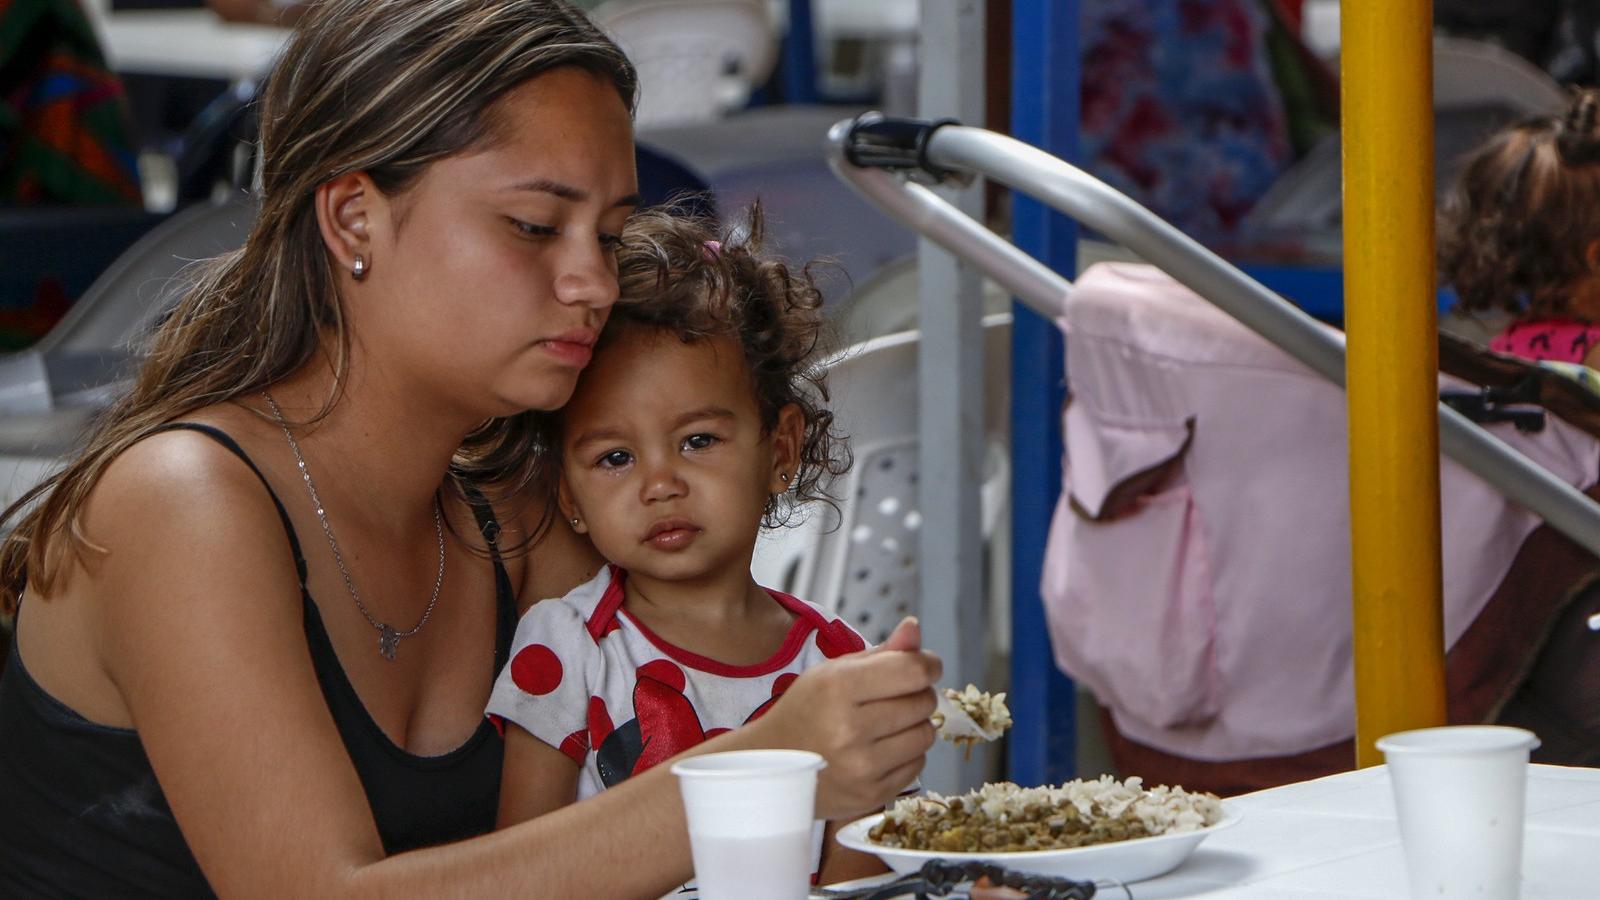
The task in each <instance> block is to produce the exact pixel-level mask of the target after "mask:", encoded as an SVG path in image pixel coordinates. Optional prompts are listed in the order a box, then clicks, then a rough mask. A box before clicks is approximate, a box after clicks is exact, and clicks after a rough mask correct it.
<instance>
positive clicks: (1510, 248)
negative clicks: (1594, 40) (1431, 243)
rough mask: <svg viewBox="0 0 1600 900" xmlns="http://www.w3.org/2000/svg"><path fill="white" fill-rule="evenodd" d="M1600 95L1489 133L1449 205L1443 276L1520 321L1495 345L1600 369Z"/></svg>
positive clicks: (1469, 306) (1464, 296)
mask: <svg viewBox="0 0 1600 900" xmlns="http://www.w3.org/2000/svg"><path fill="white" fill-rule="evenodd" d="M1597 118H1600V93H1597V92H1595V91H1590V90H1582V91H1577V92H1576V93H1574V94H1573V99H1572V103H1571V105H1570V106H1569V107H1568V109H1567V110H1566V112H1565V113H1564V114H1562V115H1561V116H1557V117H1553V118H1549V117H1547V118H1540V119H1532V120H1530V121H1527V122H1524V123H1522V124H1520V125H1516V126H1513V127H1511V128H1508V129H1506V130H1504V131H1501V132H1499V133H1498V134H1496V135H1494V136H1493V137H1491V138H1490V139H1489V140H1488V141H1487V142H1486V143H1485V144H1484V145H1483V146H1482V147H1481V148H1479V149H1478V150H1477V151H1476V152H1475V153H1474V154H1473V155H1472V157H1471V158H1470V159H1469V160H1468V161H1467V164H1466V166H1465V167H1464V169H1463V170H1462V174H1461V176H1460V178H1459V179H1458V181H1457V184H1456V186H1455V188H1454V190H1453V191H1452V193H1451V196H1450V197H1449V198H1448V199H1447V201H1446V205H1445V214H1444V221H1443V224H1442V226H1441V229H1440V241H1439V251H1440V252H1439V259H1440V279H1441V280H1442V281H1443V282H1444V283H1446V284H1449V285H1453V286H1454V287H1455V290H1456V294H1457V296H1458V297H1459V305H1460V307H1461V309H1463V310H1466V311H1481V310H1504V311H1506V312H1509V313H1511V315H1513V316H1514V317H1515V320H1514V321H1513V322H1512V324H1511V326H1510V327H1508V328H1507V329H1505V330H1504V331H1503V332H1501V333H1500V334H1499V335H1498V336H1497V337H1495V338H1494V340H1493V341H1492V342H1491V343H1490V345H1489V347H1490V349H1491V350H1494V351H1496V352H1498V353H1505V354H1509V355H1513V356H1519V357H1522V358H1524V359H1529V360H1535V361H1550V362H1557V363H1583V364H1585V365H1588V366H1590V367H1591V368H1600V365H1597V363H1600V128H1597Z"/></svg>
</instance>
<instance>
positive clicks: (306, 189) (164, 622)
mask: <svg viewBox="0 0 1600 900" xmlns="http://www.w3.org/2000/svg"><path fill="white" fill-rule="evenodd" d="M634 88H635V85H634V76H633V71H632V69H631V67H630V66H629V65H628V63H627V61H626V60H625V59H624V58H623V57H622V55H621V54H620V53H619V52H618V51H617V49H616V48H615V47H614V46H613V45H612V44H611V43H610V42H608V41H607V40H606V39H605V38H604V37H603V36H601V35H600V34H599V33H598V32H597V31H595V30H594V29H593V27H592V26H590V25H589V23H588V22H587V21H585V20H584V19H583V18H582V16H581V15H580V14H578V13H575V12H573V11H572V10H571V9H570V8H569V7H567V6H565V5H564V4H561V3H558V2H553V0H327V2H324V3H320V4H318V5H316V6H315V7H314V8H313V9H312V10H311V11H310V12H309V13H308V14H307V15H306V17H305V19H304V20H302V22H301V23H300V26H299V30H298V31H297V32H296V34H295V35H294V37H293V38H292V39H291V41H290V43H289V45H288V47H287V48H286V49H285V51H284V55H283V57H282V59H281V61H280V63H279V65H278V67H277V69H276V71H275V73H274V75H273V77H272V79H271V82H270V84H269V87H268V89H267V94H266V97H265V100H264V102H263V107H262V111H261V117H262V146H261V153H262V157H263V161H264V165H263V189H262V196H261V213H260V217H259V219H258V221H257V222H256V224H255V227H254V230H253V232H252V234H251V236H250V238H249V240H248V241H247V243H246V245H245V246H244V248H243V249H241V250H239V251H237V252H235V253H233V254H230V255H228V256H225V257H223V258H220V259H218V260H216V261H214V262H212V263H209V264H207V266H206V267H205V268H203V269H201V270H200V271H199V273H198V275H197V277H196V283H195V286H194V288H193V289H192V290H191V292H190V293H189V294H188V295H187V296H186V297H185V299H184V300H183V301H182V302H181V303H180V304H179V306H178V308H177V309H176V310H175V311H174V312H173V313H172V314H171V316H170V317H169V318H168V319H167V320H166V321H165V322H164V324H163V325H162V326H161V328H160V330H159V331H158V333H157V334H156V335H155V337H154V341H153V344H152V346H151V348H150V350H149V355H148V360H147V362H146V364H145V366H144V368H143V369H142V370H141V372H140V373H139V377H138V381H137V384H136V385H135V387H134V389H133V390H132V392H131V393H130V394H129V395H128V396H126V397H125V398H124V399H123V400H122V401H121V402H120V403H118V404H117V406H116V407H115V408H113V409H112V410H111V411H110V412H109V413H108V414H107V415H106V416H105V417H104V418H103V419H102V420H101V422H100V423H99V424H98V425H97V427H96V429H95V432H94V434H93V435H92V436H91V437H90V440H89V442H88V445H87V447H86V449H85V451H84V452H83V454H82V455H81V456H80V457H78V458H77V459H76V460H74V461H73V462H72V463H71V465H69V466H68V467H67V469H66V470H65V471H64V472H63V473H62V474H61V475H60V476H58V477H57V478H55V479H53V480H52V481H51V482H49V483H47V484H46V485H45V486H44V487H43V488H42V490H41V492H39V493H38V494H37V497H36V499H39V500H40V501H41V502H40V503H39V505H38V506H37V507H35V508H34V509H33V510H32V511H31V512H27V513H26V514H22V515H20V517H18V512H17V510H16V509H13V510H11V511H10V515H9V516H8V518H11V519H12V520H13V521H14V523H15V527H14V530H13V531H12V533H11V535H10V536H9V537H8V538H7V539H6V542H5V544H4V546H3V550H0V600H3V601H4V603H5V606H6V607H7V608H9V609H14V610H15V612H16V615H17V620H16V626H17V645H16V648H15V652H14V653H13V654H12V656H11V660H10V662H9V663H8V668H7V670H6V673H5V676H4V678H3V679H0V894H4V895H6V896H112V895H115V896H161V897H175V896H204V895H207V894H209V893H212V892H215V893H217V894H220V895H223V896H228V897H257V896H260V897H281V896H319V897H355V896H369V895H370V896H393V895H397V894H404V895H406V896H416V897H454V896H461V897H476V896H483V895H485V894H487V893H490V892H491V891H492V892H495V893H504V892H507V891H511V892H520V893H524V894H528V895H535V896H585V895H587V896H604V897H628V896H657V895H659V894H660V893H661V892H662V891H664V890H666V889H667V888H669V887H671V886H672V885H674V884H677V883H681V882H682V881H683V880H684V879H686V878H687V877H688V876H689V874H690V869H691V865H690V856H689V849H688V840H687V836H686V833H685V830H684V825H683V821H682V813H681V806H680V802H679V799H678V795H677V788H676V785H675V784H673V782H672V780H671V776H670V775H669V774H668V772H667V767H664V766H663V767H658V768H657V769H655V770H652V771H651V772H646V773H643V774H642V775H640V776H639V777H637V778H633V779H630V781H629V783H628V784H626V785H622V786H619V787H618V788H617V789H616V790H612V791H607V792H606V793H605V794H604V795H602V796H600V797H596V798H594V799H592V800H588V801H585V802H583V803H579V804H575V805H573V806H571V807H568V808H566V809H564V810H561V811H559V812H556V813H553V814H551V815H548V816H544V817H541V818H539V819H537V820H535V821H532V822H528V823H524V824H522V825H518V826H516V827H514V828H508V829H506V830H503V831H500V832H497V833H495V834H493V835H485V833H486V832H487V831H488V830H489V829H490V828H491V827H492V826H493V824H494V817H495V806H496V792H497V789H498V782H499V777H500V767H501V748H500V744H499V740H498V738H497V737H495V736H494V734H493V732H492V729H490V728H489V726H487V725H486V724H485V722H484V719H483V716H482V711H483V709H484V705H485V702H486V700H487V698H488V696H489V691H490V686H491V683H492V680H493V678H494V675H495V672H496V671H497V669H498V668H499V667H500V666H501V665H503V664H504V662H505V657H506V653H507V650H508V647H509V644H510V640H511V633H512V626H513V622H514V619H515V616H516V614H517V611H518V609H519V608H525V607H526V606H527V605H529V604H531V603H532V602H533V601H534V600H537V599H539V598H543V597H551V596H561V595H562V594H564V593H565V592H566V591H568V590H569V589H571V588H572V587H573V586H575V585H577V584H579V583H581V582H583V581H584V580H586V579H588V578H589V577H591V576H592V575H593V574H594V573H595V572H596V571H597V570H598V566H599V565H600V559H599V557H598V556H597V554H596V553H595V552H594V550H593V549H592V547H590V546H589V545H588V544H587V542H586V541H584V540H582V539H580V538H579V537H578V536H577V535H576V534H574V533H573V532H572V531H571V530H570V528H568V527H566V523H565V522H564V521H563V520H561V518H560V516H559V515H553V514H552V513H551V510H549V509H548V508H547V506H546V505H545V504H543V503H542V502H540V500H539V499H538V492H537V491H534V490H531V489H530V488H529V487H528V486H529V485H531V484H533V483H535V482H536V481H537V480H538V476H539V475H540V471H539V470H540V468H541V466H543V465H544V464H545V458H544V456H542V455H541V452H540V447H539V446H538V443H537V441H536V439H535V435H536V433H537V432H536V430H535V429H533V428H531V427H530V424H531V422H532V421H533V417H536V416H537V415H538V414H539V411H544V410H553V409H556V408H558V407H560V406H561V405H562V404H563V403H565V402H566V400H567V398H568V396H569V395H570V393H571V392H572V390H573V387H574V384H575V382H576V379H577V376H578V373H579V371H580V370H581V369H582V368H583V366H584V365H585V364H586V363H587V361H588V358H589V355H590V352H591V347H592V345H593V344H594V342H595V339H596V337H597V335H598V333H599V330H600V327H601V325H602V324H603V323H604V320H605V318H606V314H607V312H608V310H609V307H610V306H611V304H612V302H613V301H614V300H615V298H616V295H617V284H616V261H615V258H614V255H613V254H614V251H615V247H616V241H617V237H616V236H617V235H618V234H620V232H621V230H622V227H623V224H624V222H625V220H626V219H627V217H628V215H629V214H630V213H631V211H632V209H633V206H634V204H635V202H636V198H635V194H636V186H635V183H634V174H633V158H632V150H631V148H632V134H631V128H630V121H629V108H630V104H631V102H632V98H633V94H634ZM916 647H917V636H916V633H915V628H914V626H913V625H907V626H904V627H903V628H902V630H901V631H900V632H899V633H898V634H896V635H895V636H894V637H893V638H891V639H890V641H889V642H888V644H887V645H886V646H885V648H880V649H879V650H878V651H876V652H872V653H864V654H858V655H852V656H847V657H841V658H840V659H838V660H834V661H831V662H829V663H827V664H825V665H822V666H818V667H816V668H815V669H812V670H810V671H808V672H807V673H805V674H804V675H802V676H801V677H800V678H799V679H798V680H797V681H796V682H795V683H794V685H793V686H792V687H791V688H790V689H789V691H788V693H787V694H786V695H785V697H784V699H783V701H782V702H779V703H777V704H775V705H774V707H773V708H772V710H771V711H770V713H768V714H767V715H765V716H763V717H761V718H760V719H758V720H757V721H755V722H753V723H751V724H750V725H749V726H746V727H744V728H740V729H738V730H737V731H735V732H731V733H729V734H726V735H723V736H720V737H718V738H716V739H713V740H711V741H707V742H706V743H704V744H702V745H700V746H699V747H697V748H695V751H693V752H706V751H714V750H725V749H734V748H742V747H757V746H787V747H797V748H804V749H812V750H816V751H818V752H820V753H822V754H824V755H825V756H826V757H827V758H828V760H829V763H830V764H829V767H828V768H827V770H826V771H825V772H824V775H823V778H822V782H821V785H820V793H819V801H818V807H819V809H818V813H819V815H821V816H824V817H842V816H845V815H849V814H851V813H853V812H856V811H859V810H862V809H865V808H867V807H870V806H871V805H873V804H876V803H879V802H882V801H884V800H886V799H887V798H889V797H891V796H893V795H894V793H895V792H896V791H897V790H899V789H900V788H901V787H902V786H904V785H905V784H906V783H907V782H908V781H910V779H911V778H912V777H913V776H914V774H915V773H916V772H917V771H918V770H919V768H920V766H921V761H922V754H923V753H924V751H925V750H926V748H927V747H928V746H929V744H930V743H931V741H932V730H931V728H930V727H929V726H928V724H927V721H926V720H927V716H928V715H929V713H930V712H931V711H932V709H933V697H932V692H931V690H930V689H929V688H930V686H931V685H932V683H933V682H934V680H935V679H936V678H937V676H938V670H939V665H938V661H937V660H936V659H934V658H932V657H931V656H930V655H928V654H926V653H924V652H920V651H917V649H916ZM602 838H603V839H602Z"/></svg>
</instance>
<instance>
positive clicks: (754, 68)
mask: <svg viewBox="0 0 1600 900" xmlns="http://www.w3.org/2000/svg"><path fill="white" fill-rule="evenodd" d="M591 18H592V19H593V20H594V22H595V24H597V25H599V26H600V27H601V29H603V30H604V31H605V32H606V33H607V34H609V35H611V37H612V39H613V40H615V41H616V42H617V44H618V45H619V46H621V47H622V49H623V51H624V52H626V53H627V54H628V58H629V59H630V60H632V61H633V64H634V67H635V68H637V69H638V71H639V108H638V112H637V114H636V116H635V121H636V124H637V125H638V127H639V128H640V129H647V128H654V127H659V126H665V125H681V124H684V123H688V122H703V121H708V120H712V119H717V118H720V117H721V116H722V115H723V114H725V113H727V112H729V111H731V110H734V109H738V108H739V107H741V106H743V105H744V103H745V102H746V101H747V100H748V99H749V97H750V92H751V91H752V90H754V89H755V88H756V86H758V85H760V84H761V83H762V82H764V81H766V79H767V76H768V75H769V74H771V72H772V67H773V65H774V64H775V63H776V62H777V58H778V41H777V36H776V35H775V34H774V29H773V25H772V18H771V16H770V15H769V13H768V11H767V7H766V4H765V3H763V2H761V0H612V2H610V3H605V4H602V5H601V6H599V7H598V8H596V9H595V10H594V12H593V13H592V14H591Z"/></svg>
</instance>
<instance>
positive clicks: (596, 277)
mask: <svg viewBox="0 0 1600 900" xmlns="http://www.w3.org/2000/svg"><path fill="white" fill-rule="evenodd" d="M493 115H494V117H495V118H494V121H495V124H496V129H495V135H494V137H493V138H491V139H490V140H488V141H486V142H485V145H484V146H482V147H480V148H477V149H474V150H471V151H468V152H467V153H464V154H460V155H457V156H453V157H449V158H446V159H443V160H440V161H439V162H437V163H434V164H433V165H431V166H429V167H428V169H427V170H426V172H425V173H424V174H423V175H422V177H421V178H419V179H418V181H417V182H416V184H415V185H413V186H412V188H411V189H409V190H407V191H406V192H404V193H402V194H400V195H398V196H396V197H392V198H389V197H379V198H374V199H375V209H374V215H373V216H372V222H371V223H370V231H369V235H370V239H371V251H372V258H371V259H369V260H368V262H369V264H370V274H369V275H368V277H367V278H366V279H364V280H363V281H362V282H360V284H359V285H354V286H353V287H354V288H355V289H354V290H352V291H351V292H350V293H351V295H352V296H351V299H350V308H351V315H352V317H357V316H359V318H360V320H361V321H359V322H357V323H354V328H353V334H354V335H356V339H357V340H358V341H361V342H362V343H363V344H369V345H371V344H379V343H380V342H381V347H369V348H368V349H371V350H373V351H374V352H373V356H374V357H377V358H381V359H382V360H384V361H385V362H382V363H379V365H382V366H385V367H386V368H388V369H389V371H385V372H384V377H385V378H386V379H388V378H394V377H397V376H398V380H399V381H401V382H403V383H405V382H408V383H406V384H405V387H406V389H408V390H411V391H414V392H419V393H431V394H432V395H433V396H432V397H431V398H428V399H432V400H434V401H436V402H445V403H450V404H453V405H455V406H456V407H458V408H461V409H462V410H463V411H466V412H470V413H471V414H473V415H481V416H484V417H487V416H498V415H508V414H511V413H515V412H521V411H523V410H528V409H555V408H557V407H559V406H561V405H562V404H563V403H565V402H566V401H567V398H568V397H569V396H571V394H572V390H573V386H574V384H575V383H576V381H577V377H578V373H579V371H580V370H582V368H583V367H584V366H585V365H586V364H587V363H588V361H589V357H590V354H591V349H592V347H593V345H594V342H595V339H596V338H597V337H598V336H599V332H600V328H601V326H602V325H604V324H605V320H606V315H607V313H608V312H609V311H610V308H611V304H612V303H613V302H615V300H616V299H617V265H616V249H617V240H618V238H617V236H618V235H620V234H621V232H622V226H623V224H624V222H625V220H626V219H627V217H628V215H629V214H630V213H632V212H633V209H634V207H635V206H636V205H637V204H638V202H639V198H638V183H637V179H636V178H635V175H634V161H633V127H632V122H631V121H630V119H629V117H628V111H627V108H626V107H625V106H624V105H623V102H622V100H621V98H620V97H619V96H618V95H617V91H616V89H615V88H614V87H612V85H611V84H610V83H609V82H607V81H605V80H602V79H601V78H598V77H596V76H594V75H591V74H590V73H588V72H587V71H584V70H582V69H577V68H563V69H556V70H553V71H550V72H547V73H545V74H544V75H541V76H539V77H538V78H535V79H533V80H532V81H529V82H528V83H526V84H524V85H522V86H520V87H518V88H516V89H515V90H513V91H511V92H510V93H509V94H507V95H506V96H505V97H504V98H502V99H501V100H500V101H499V102H498V103H497V104H496V105H495V108H494V110H493ZM358 298H359V299H358ZM362 299H364V300H366V301H368V302H365V303H363V302H360V301H361V300H362ZM408 376H409V377H408ZM414 399H417V400H422V399H424V398H423V397H421V396H418V397H415V398H414Z"/></svg>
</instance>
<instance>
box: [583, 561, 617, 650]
mask: <svg viewBox="0 0 1600 900" xmlns="http://www.w3.org/2000/svg"><path fill="white" fill-rule="evenodd" d="M606 568H608V569H610V570H611V583H610V584H608V585H606V592H605V593H604V594H602V595H600V603H599V605H597V606H596V607H595V608H594V612H593V613H590V614H589V621H587V622H585V623H583V627H584V628H586V629H588V631H589V636H590V637H592V638H594V642H595V644H597V645H598V644H599V643H600V639H601V638H603V637H605V636H606V633H607V632H609V631H611V629H612V628H613V627H614V623H615V622H616V620H617V610H619V609H621V608H622V599H623V597H622V582H623V581H624V580H626V578H627V575H626V574H625V573H623V571H622V570H621V569H620V568H618V567H616V566H612V565H608V566H606Z"/></svg>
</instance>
